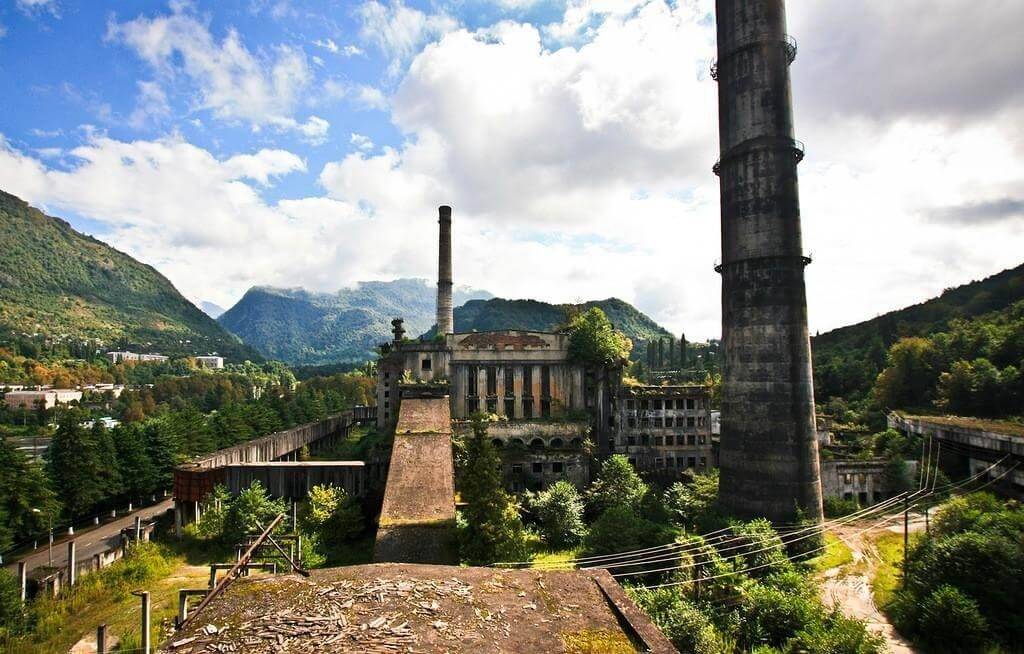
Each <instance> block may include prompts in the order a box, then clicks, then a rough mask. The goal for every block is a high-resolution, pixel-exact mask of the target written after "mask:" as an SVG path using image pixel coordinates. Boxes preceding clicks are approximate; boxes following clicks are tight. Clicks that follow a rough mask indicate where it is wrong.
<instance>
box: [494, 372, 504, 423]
mask: <svg viewBox="0 0 1024 654" xmlns="http://www.w3.org/2000/svg"><path fill="white" fill-rule="evenodd" d="M494 374H495V382H496V384H495V389H494V391H495V394H496V395H497V396H498V402H497V403H496V405H495V409H496V410H497V414H498V415H499V416H503V415H505V366H498V367H497V370H496V371H495V373H494Z"/></svg>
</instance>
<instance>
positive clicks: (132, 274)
mask: <svg viewBox="0 0 1024 654" xmlns="http://www.w3.org/2000/svg"><path fill="white" fill-rule="evenodd" d="M0 252H3V256H0V340H7V339H12V338H13V339H16V338H21V337H22V335H24V334H28V335H30V336H31V335H33V334H40V335H42V336H45V337H47V338H49V339H53V340H58V341H76V340H83V339H98V340H100V341H102V342H103V344H104V345H105V346H107V347H115V346H124V345H128V346H131V347H140V348H142V349H144V350H146V351H155V352H160V353H162V354H170V355H175V354H207V353H210V352H217V353H219V354H222V355H224V356H225V357H227V358H228V359H229V360H234V361H235V362H238V361H241V360H244V359H252V358H257V359H258V358H259V355H258V354H256V353H255V352H254V351H253V350H251V349H250V348H248V347H247V346H245V345H244V344H243V343H242V342H241V341H239V339H238V338H236V337H234V336H232V335H231V334H229V333H228V332H227V331H226V330H225V329H224V328H222V327H221V326H220V325H218V324H217V323H216V322H215V321H214V320H213V319H212V318H210V317H209V316H207V315H206V314H205V313H203V312H202V311H200V310H199V309H198V308H197V307H196V306H195V305H193V304H192V303H191V302H189V301H188V300H187V299H185V298H184V297H182V295H181V294H180V293H179V292H178V291H177V289H175V288H174V286H173V285H172V284H171V282H170V281H168V280H167V278H166V277H164V276H163V275H161V274H160V273H159V272H157V271H156V270H155V269H153V268H152V267H151V266H148V265H145V264H143V263H140V262H138V261H136V260H135V259H133V258H131V257H130V256H128V255H126V254H124V253H123V252H119V251H117V250H115V249H114V248H112V247H110V246H109V245H107V244H105V243H103V242H101V241H98V240H96V239H94V238H92V237H90V236H86V235H84V234H81V233H79V232H77V231H75V230H74V229H72V228H71V226H70V225H69V224H68V223H66V222H64V221H63V220H60V219H59V218H53V217H50V216H47V215H45V214H44V213H42V212H41V211H39V210H38V209H35V208H33V207H30V206H29V205H28V204H27V203H26V202H24V201H23V200H21V199H19V198H17V197H15V196H13V195H10V194H8V193H4V192H3V191H0Z"/></svg>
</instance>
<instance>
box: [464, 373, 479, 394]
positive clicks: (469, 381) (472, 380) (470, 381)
mask: <svg viewBox="0 0 1024 654" xmlns="http://www.w3.org/2000/svg"><path fill="white" fill-rule="evenodd" d="M476 389H477V381H476V366H469V369H468V370H467V371H466V397H476Z"/></svg>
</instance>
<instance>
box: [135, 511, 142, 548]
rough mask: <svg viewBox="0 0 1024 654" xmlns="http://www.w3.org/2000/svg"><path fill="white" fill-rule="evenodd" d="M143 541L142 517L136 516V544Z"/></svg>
mask: <svg viewBox="0 0 1024 654" xmlns="http://www.w3.org/2000/svg"><path fill="white" fill-rule="evenodd" d="M141 540H142V516H139V515H137V516H135V542H136V543H138V542H139V541H141Z"/></svg>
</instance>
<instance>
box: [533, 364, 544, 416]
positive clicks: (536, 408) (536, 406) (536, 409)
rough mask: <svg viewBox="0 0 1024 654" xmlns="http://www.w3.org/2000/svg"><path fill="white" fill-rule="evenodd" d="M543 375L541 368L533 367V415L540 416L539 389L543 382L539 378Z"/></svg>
mask: <svg viewBox="0 0 1024 654" xmlns="http://www.w3.org/2000/svg"><path fill="white" fill-rule="evenodd" d="M543 374H544V367H543V366H533V415H534V416H539V415H540V401H541V389H542V388H543V382H542V379H541V377H542V376H543Z"/></svg>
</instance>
